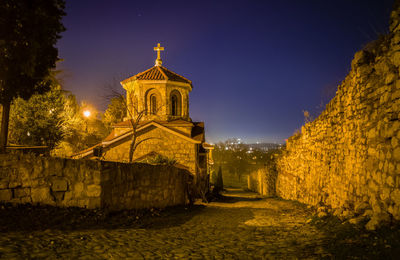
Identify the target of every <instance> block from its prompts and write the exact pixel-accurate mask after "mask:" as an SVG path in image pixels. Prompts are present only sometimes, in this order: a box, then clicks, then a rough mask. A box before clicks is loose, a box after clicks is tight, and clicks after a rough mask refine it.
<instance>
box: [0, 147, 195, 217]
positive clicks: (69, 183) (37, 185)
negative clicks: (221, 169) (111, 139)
mask: <svg viewBox="0 0 400 260" xmlns="http://www.w3.org/2000/svg"><path fill="white" fill-rule="evenodd" d="M191 178H192V176H191V174H190V173H189V172H187V171H186V170H182V169H178V168H174V167H168V166H153V165H147V164H124V163H114V162H102V161H95V160H72V159H63V158H53V157H38V156H34V155H22V154H7V155H0V201H1V202H11V203H16V204H20V203H32V204H37V203H40V204H48V205H53V206H60V207H70V206H75V207H82V208H100V207H103V208H105V207H106V208H109V209H111V210H119V209H133V208H135V209H139V208H150V207H166V206H172V205H179V204H185V203H186V201H187V199H188V198H187V193H188V190H187V189H188V185H189V184H188V183H190V182H192V180H191Z"/></svg>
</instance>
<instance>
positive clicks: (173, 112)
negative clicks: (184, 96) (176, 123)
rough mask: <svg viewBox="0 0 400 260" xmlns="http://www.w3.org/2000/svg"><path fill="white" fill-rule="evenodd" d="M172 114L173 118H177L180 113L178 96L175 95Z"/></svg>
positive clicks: (172, 98) (172, 101) (172, 102)
mask: <svg viewBox="0 0 400 260" xmlns="http://www.w3.org/2000/svg"><path fill="white" fill-rule="evenodd" d="M171 106H172V107H171V112H172V113H171V114H172V115H173V116H177V115H178V111H177V108H178V99H177V98H176V96H175V95H172V97H171Z"/></svg>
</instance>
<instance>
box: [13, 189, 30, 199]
mask: <svg viewBox="0 0 400 260" xmlns="http://www.w3.org/2000/svg"><path fill="white" fill-rule="evenodd" d="M30 195H31V188H17V189H14V197H15V198H21V197H27V196H30Z"/></svg>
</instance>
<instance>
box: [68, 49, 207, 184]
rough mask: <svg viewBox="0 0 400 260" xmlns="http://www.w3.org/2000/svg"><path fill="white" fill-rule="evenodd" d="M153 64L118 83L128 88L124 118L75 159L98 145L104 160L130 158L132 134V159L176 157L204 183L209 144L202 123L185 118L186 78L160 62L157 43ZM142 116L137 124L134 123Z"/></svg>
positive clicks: (188, 85) (88, 154) (188, 89)
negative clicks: (133, 125)
mask: <svg viewBox="0 0 400 260" xmlns="http://www.w3.org/2000/svg"><path fill="white" fill-rule="evenodd" d="M154 50H156V51H157V59H156V62H155V66H154V67H152V68H150V69H148V70H146V71H144V72H141V73H139V74H136V75H135V76H132V77H130V78H127V79H125V80H123V81H122V82H121V85H122V87H123V88H124V89H125V90H126V97H127V118H126V119H125V120H124V121H123V122H120V123H117V124H115V125H114V126H113V131H112V132H111V134H110V135H109V136H108V137H106V138H105V139H104V140H103V141H102V142H101V143H100V144H98V145H96V146H95V147H92V148H90V149H87V150H85V151H82V152H80V153H79V154H76V155H75V156H74V158H94V157H95V155H97V156H98V155H99V154H96V149H99V148H100V149H101V150H102V152H101V158H102V159H103V160H107V161H119V162H128V160H129V147H130V144H131V140H132V137H133V134H134V131H135V132H136V136H137V139H136V142H135V143H140V142H141V144H140V145H139V146H138V147H137V149H136V151H135V153H134V155H133V161H135V162H140V161H152V160H153V159H155V158H157V157H163V158H168V159H169V160H175V161H176V163H177V164H178V165H179V166H180V167H184V168H186V169H187V170H189V171H190V172H191V173H192V174H193V175H194V176H195V180H196V183H197V184H198V185H200V186H202V187H206V186H207V187H208V185H206V183H207V182H208V165H209V163H210V162H211V150H212V149H213V146H212V145H209V144H207V143H206V142H205V136H204V134H205V132H204V123H203V122H192V120H191V118H190V117H189V92H191V91H192V89H193V85H192V82H191V81H190V80H189V79H186V78H185V77H183V76H181V75H178V74H176V73H175V72H173V71H171V70H169V69H167V68H165V67H164V66H162V60H161V58H160V51H161V50H164V48H163V47H160V45H159V44H158V46H157V47H155V48H154ZM138 117H140V118H141V119H140V121H139V124H138V126H137V127H136V128H133V127H132V123H134V122H135V120H136V119H137V118H138Z"/></svg>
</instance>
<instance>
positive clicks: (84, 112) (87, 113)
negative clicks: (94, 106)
mask: <svg viewBox="0 0 400 260" xmlns="http://www.w3.org/2000/svg"><path fill="white" fill-rule="evenodd" d="M91 114H92V113H91V112H90V111H89V110H85V111H83V116H84V117H86V120H85V123H86V130H85V131H86V133H87V129H88V121H87V120H88V119H89V117H90V115H91Z"/></svg>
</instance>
